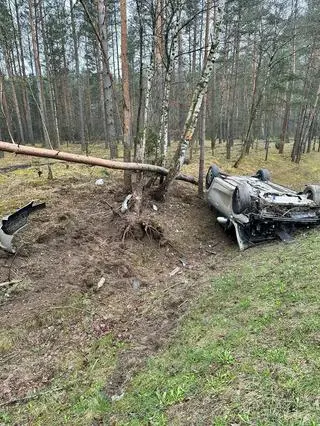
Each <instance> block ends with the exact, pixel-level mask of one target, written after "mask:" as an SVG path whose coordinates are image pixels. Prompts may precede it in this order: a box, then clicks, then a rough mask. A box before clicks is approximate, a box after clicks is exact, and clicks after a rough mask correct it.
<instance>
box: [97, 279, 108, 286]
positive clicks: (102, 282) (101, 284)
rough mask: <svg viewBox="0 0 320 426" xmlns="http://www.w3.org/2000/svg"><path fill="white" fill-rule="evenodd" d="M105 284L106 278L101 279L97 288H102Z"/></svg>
mask: <svg viewBox="0 0 320 426" xmlns="http://www.w3.org/2000/svg"><path fill="white" fill-rule="evenodd" d="M105 282H106V279H105V278H104V277H101V278H100V280H99V282H98V284H97V288H101V287H102V286H103V284H104V283H105Z"/></svg>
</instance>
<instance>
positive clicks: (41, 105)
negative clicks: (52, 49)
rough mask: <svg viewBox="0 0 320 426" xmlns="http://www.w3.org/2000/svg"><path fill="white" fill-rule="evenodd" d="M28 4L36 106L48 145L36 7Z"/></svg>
mask: <svg viewBox="0 0 320 426" xmlns="http://www.w3.org/2000/svg"><path fill="white" fill-rule="evenodd" d="M28 4H29V24H30V29H31V40H32V51H33V59H34V66H35V72H36V81H37V91H38V107H39V113H40V118H41V124H42V129H43V134H44V140H45V146H46V147H50V146H51V143H50V137H49V133H48V128H47V119H46V108H45V97H44V89H43V82H42V72H41V64H40V57H39V45H38V43H39V38H38V34H37V22H36V8H35V3H34V0H28Z"/></svg>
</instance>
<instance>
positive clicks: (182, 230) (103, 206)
mask: <svg viewBox="0 0 320 426" xmlns="http://www.w3.org/2000/svg"><path fill="white" fill-rule="evenodd" d="M119 187H120V185H119V184H118V183H117V182H116V181H113V183H112V184H110V185H108V186H101V187H99V186H95V185H94V183H92V182H90V183H88V182H87V181H85V180H84V179H83V180H81V179H69V180H67V181H65V182H64V183H63V184H61V183H59V185H57V186H56V187H55V186H54V183H53V184H52V186H51V189H50V190H51V196H50V201H49V202H48V203H47V208H46V209H45V210H44V211H41V212H37V213H35V214H34V216H33V217H32V218H30V221H29V226H28V228H27V229H26V230H25V231H23V232H22V233H21V235H20V236H19V237H18V240H17V246H18V247H19V246H20V248H19V249H18V252H17V254H16V255H15V256H12V255H8V254H6V253H4V252H1V253H0V282H5V281H8V280H17V281H18V282H17V283H16V284H13V285H12V286H9V287H4V288H0V311H1V313H0V330H1V332H3V333H4V334H3V335H4V336H8V343H7V347H4V348H2V349H3V351H2V352H1V351H0V356H1V359H0V404H2V405H6V404H7V403H8V402H10V401H11V402H14V401H15V400H16V399H23V398H24V397H25V396H26V395H29V394H30V392H32V391H35V390H39V389H42V388H45V387H46V386H47V385H48V384H50V382H51V381H52V380H53V378H54V377H57V376H61V375H63V372H64V370H65V369H66V368H68V367H67V365H68V360H69V356H70V354H71V353H73V352H72V351H74V350H75V349H76V350H77V351H82V352H83V353H85V351H86V348H87V346H88V345H89V344H91V343H92V342H93V341H94V340H95V339H98V338H99V337H101V336H103V335H106V334H108V333H112V335H114V336H116V337H117V339H118V340H120V341H123V342H125V343H126V344H127V345H126V347H125V349H124V350H123V351H122V353H121V355H120V357H119V360H118V366H117V368H116V370H115V372H114V374H113V376H112V378H111V379H110V380H108V382H107V383H106V391H107V393H108V394H109V395H115V394H119V393H121V391H122V389H123V387H124V386H125V383H126V381H127V380H128V379H129V378H130V375H131V374H132V372H133V371H135V370H136V369H137V368H139V367H140V366H141V365H142V363H143V362H144V360H145V359H146V357H147V356H149V355H150V354H152V353H155V352H157V351H159V350H161V349H162V348H163V347H164V346H165V345H166V343H167V342H168V339H169V338H170V336H171V335H172V332H173V331H174V329H175V327H176V326H177V324H178V321H179V319H180V318H181V316H182V315H183V313H184V312H185V311H186V310H187V309H188V307H189V305H190V303H192V301H193V300H194V299H195V298H196V297H197V296H198V295H199V293H201V292H203V291H205V286H206V285H207V283H208V277H211V276H214V274H215V273H216V272H220V271H221V270H223V269H224V268H225V267H226V265H228V263H230V262H229V261H230V259H232V257H234V256H237V255H238V250H237V247H236V245H235V243H234V242H233V241H232V240H231V239H230V238H229V237H228V236H226V235H225V234H224V232H223V231H222V229H220V227H219V226H218V225H217V223H216V220H215V217H214V215H213V213H212V212H210V210H209V208H208V207H207V205H206V203H205V202H204V201H203V200H200V199H199V198H197V196H196V189H195V188H194V187H192V186H191V185H189V184H185V183H181V182H176V183H175V184H174V185H173V187H172V188H171V190H170V192H169V194H168V196H167V199H166V201H165V202H163V203H158V202H154V203H153V202H151V201H148V202H147V203H146V204H145V206H144V212H145V213H146V214H147V216H148V218H149V219H152V220H153V221H154V223H156V224H159V226H161V228H162V229H163V230H164V235H165V237H166V239H165V240H162V241H155V240H154V239H152V238H149V237H148V236H145V237H144V238H143V239H142V240H133V239H128V240H125V241H122V227H121V223H120V220H119V218H118V216H117V215H115V214H114V213H113V212H112V210H111V209H110V205H112V206H113V207H114V208H115V209H117V208H118V207H119V205H120V202H121V201H122V200H123V199H124V196H125V194H123V193H122V192H121V191H120V190H119V189H118V188H119ZM155 206H156V207H155ZM155 209H157V210H155ZM99 282H100V284H98V283H99ZM3 345H4V346H5V344H4V343H2V346H3Z"/></svg>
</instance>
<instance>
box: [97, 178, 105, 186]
mask: <svg viewBox="0 0 320 426" xmlns="http://www.w3.org/2000/svg"><path fill="white" fill-rule="evenodd" d="M95 185H98V186H102V185H104V180H103V179H97V180H96V181H95Z"/></svg>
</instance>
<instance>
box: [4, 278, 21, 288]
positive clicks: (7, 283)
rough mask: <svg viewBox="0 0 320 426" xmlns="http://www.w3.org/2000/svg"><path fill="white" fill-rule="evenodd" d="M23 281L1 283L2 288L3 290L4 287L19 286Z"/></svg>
mask: <svg viewBox="0 0 320 426" xmlns="http://www.w3.org/2000/svg"><path fill="white" fill-rule="evenodd" d="M21 281H22V280H12V281H5V282H3V283H0V288H2V287H9V286H10V285H13V284H18V283H20V282H21Z"/></svg>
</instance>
